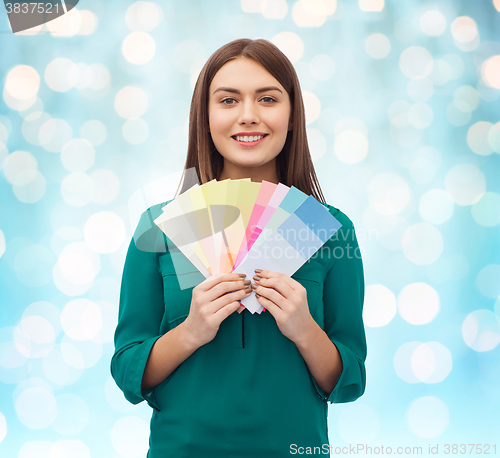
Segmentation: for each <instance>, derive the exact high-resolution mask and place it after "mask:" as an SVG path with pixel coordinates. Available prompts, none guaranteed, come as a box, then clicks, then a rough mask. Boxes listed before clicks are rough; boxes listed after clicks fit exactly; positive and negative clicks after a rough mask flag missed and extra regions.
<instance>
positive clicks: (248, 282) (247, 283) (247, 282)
mask: <svg viewBox="0 0 500 458" xmlns="http://www.w3.org/2000/svg"><path fill="white" fill-rule="evenodd" d="M250 283H252V282H251V281H250V280H245V281H244V282H243V284H244V285H249V284H250Z"/></svg>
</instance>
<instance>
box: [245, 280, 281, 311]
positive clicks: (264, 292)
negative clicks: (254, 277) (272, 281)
mask: <svg viewBox="0 0 500 458" xmlns="http://www.w3.org/2000/svg"><path fill="white" fill-rule="evenodd" d="M252 289H253V291H254V293H255V295H256V296H257V295H259V296H262V297H264V298H265V299H267V300H269V301H271V302H273V303H274V304H276V305H277V306H278V307H280V308H281V309H282V308H283V307H285V306H286V302H287V300H286V299H285V298H284V297H283V296H282V295H281V294H280V293H279V292H278V291H276V290H275V289H273V288H266V287H265V286H260V285H259V284H253V285H252Z"/></svg>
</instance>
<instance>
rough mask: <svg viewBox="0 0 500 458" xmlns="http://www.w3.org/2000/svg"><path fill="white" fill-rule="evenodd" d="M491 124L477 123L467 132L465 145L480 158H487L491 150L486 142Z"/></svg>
mask: <svg viewBox="0 0 500 458" xmlns="http://www.w3.org/2000/svg"><path fill="white" fill-rule="evenodd" d="M492 128H493V124H492V123H491V122H486V121H479V122H476V123H475V124H473V125H472V126H471V127H470V128H469V131H468V132H467V144H468V145H469V147H470V149H471V150H472V151H474V153H476V154H479V155H480V156H488V155H489V154H491V153H493V149H492V148H491V145H490V143H489V141H488V138H489V134H490V131H491V129H492Z"/></svg>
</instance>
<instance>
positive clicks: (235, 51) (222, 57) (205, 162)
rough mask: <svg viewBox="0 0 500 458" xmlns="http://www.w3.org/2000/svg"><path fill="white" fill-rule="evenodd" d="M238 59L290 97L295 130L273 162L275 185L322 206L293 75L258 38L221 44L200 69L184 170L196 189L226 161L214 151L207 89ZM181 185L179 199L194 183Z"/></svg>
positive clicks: (287, 64) (280, 57)
mask: <svg viewBox="0 0 500 458" xmlns="http://www.w3.org/2000/svg"><path fill="white" fill-rule="evenodd" d="M239 56H243V57H248V58H250V59H253V60H254V61H256V62H258V63H259V64H261V65H262V66H263V67H264V68H265V69H266V70H267V71H268V72H269V73H270V74H271V75H273V76H274V77H275V78H276V79H277V80H278V81H279V82H280V84H281V85H282V86H283V87H284V88H285V90H286V91H287V93H288V95H289V97H290V105H291V120H292V123H293V125H292V130H291V131H289V132H288V134H287V137H286V141H285V145H284V146H283V149H282V150H281V152H280V153H279V154H278V156H277V157H276V167H277V173H278V180H279V181H280V182H281V183H283V184H285V185H286V186H289V187H290V186H292V185H293V186H295V187H296V188H298V189H300V190H301V191H302V192H303V193H305V194H307V195H312V196H313V197H314V198H315V199H317V200H318V201H320V202H325V198H324V196H323V192H322V191H321V188H320V185H319V181H318V179H317V177H316V173H315V171H314V166H313V162H312V159H311V153H310V152H309V146H308V144H307V136H306V121H305V114H304V102H303V100H302V93H301V90H300V84H299V79H298V78H297V73H296V72H295V68H294V67H293V65H292V63H291V62H290V61H289V60H288V58H287V57H286V56H285V55H284V54H283V53H282V52H281V51H280V50H279V49H278V48H277V47H276V46H275V45H274V44H273V43H271V42H270V41H267V40H264V39H261V38H259V39H257V40H251V39H249V38H240V39H238V40H234V41H231V42H230V43H227V44H225V45H224V46H222V47H221V48H219V49H218V50H217V51H215V52H214V53H213V54H212V55H211V56H210V58H209V59H208V61H207V62H206V63H205V65H204V67H203V68H202V69H201V72H200V74H199V76H198V80H197V81H196V85H195V88H194V92H193V98H192V100H191V110H190V113H189V143H188V152H187V158H186V164H185V165H184V170H185V171H186V170H188V169H191V168H195V169H196V172H197V174H198V177H199V180H200V184H203V183H207V182H208V181H211V180H213V179H217V178H218V177H219V176H220V173H221V172H222V168H223V165H224V158H223V157H222V155H221V154H220V153H219V152H218V151H217V149H216V148H215V145H214V143H213V141H212V137H211V135H210V133H209V130H208V126H209V120H208V99H209V87H210V84H211V82H212V80H213V78H214V76H215V74H216V73H217V72H218V71H219V69H220V68H221V67H222V66H223V65H224V64H225V63H227V62H229V61H230V60H233V59H235V58H236V57H239ZM181 181H182V188H181V191H180V193H183V192H184V191H186V190H187V189H189V188H190V187H191V186H192V183H189V182H188V181H187V180H185V179H184V178H183V179H182V180H181Z"/></svg>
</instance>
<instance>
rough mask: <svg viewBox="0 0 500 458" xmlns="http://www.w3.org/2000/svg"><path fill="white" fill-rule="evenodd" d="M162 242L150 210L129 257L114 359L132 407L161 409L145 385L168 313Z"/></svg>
mask: <svg viewBox="0 0 500 458" xmlns="http://www.w3.org/2000/svg"><path fill="white" fill-rule="evenodd" d="M162 239H163V238H162V237H161V231H159V230H155V226H154V223H153V215H152V214H151V212H150V209H148V210H146V211H145V212H144V213H143V214H142V216H141V219H140V222H139V225H138V227H137V229H136V231H135V233H134V237H133V238H132V241H131V242H130V245H129V248H128V251H127V256H126V258H125V265H124V268H123V275H122V282H121V289H120V307H119V312H118V325H117V327H116V331H115V339H114V340H115V352H114V354H113V357H112V359H111V375H112V376H113V378H114V380H115V382H116V384H117V385H118V387H119V388H120V389H121V390H122V391H123V394H124V395H125V398H126V399H127V400H128V401H130V402H131V403H132V404H138V403H139V402H141V401H143V400H146V401H147V402H148V404H149V405H150V406H151V407H153V408H155V409H157V410H159V406H158V403H157V402H156V400H155V397H154V389H152V390H144V391H143V390H141V385H142V377H143V374H144V369H145V367H146V362H147V360H148V357H149V353H150V352H151V349H152V347H153V345H154V343H155V342H156V340H157V339H158V338H159V337H160V324H161V321H162V317H163V314H164V299H163V279H162V276H161V274H160V272H159V270H158V267H157V265H158V264H157V259H158V255H157V252H158V251H161V249H162V248H161V243H160V242H161V241H162ZM163 251H165V248H164V245H163Z"/></svg>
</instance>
